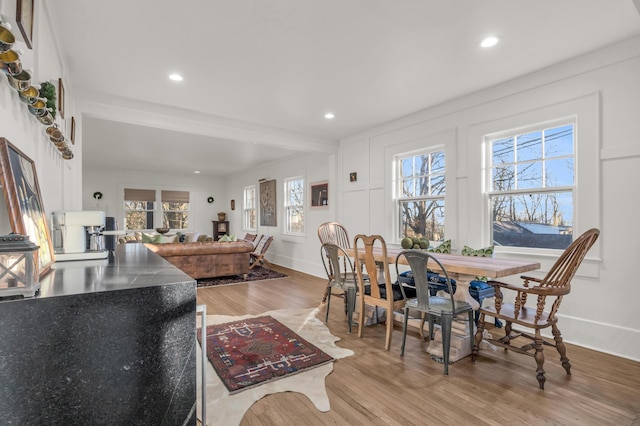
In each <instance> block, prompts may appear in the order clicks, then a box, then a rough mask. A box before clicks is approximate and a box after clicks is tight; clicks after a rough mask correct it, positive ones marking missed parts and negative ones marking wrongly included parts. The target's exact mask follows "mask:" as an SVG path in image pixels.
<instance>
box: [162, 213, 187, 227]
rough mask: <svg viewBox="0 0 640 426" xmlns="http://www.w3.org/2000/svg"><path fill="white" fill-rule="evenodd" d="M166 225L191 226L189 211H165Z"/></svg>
mask: <svg viewBox="0 0 640 426" xmlns="http://www.w3.org/2000/svg"><path fill="white" fill-rule="evenodd" d="M164 225H166V226H168V227H169V228H171V229H186V228H188V227H189V213H188V212H181V211H165V212H164Z"/></svg>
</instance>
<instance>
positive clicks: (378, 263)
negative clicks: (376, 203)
mask: <svg viewBox="0 0 640 426" xmlns="http://www.w3.org/2000/svg"><path fill="white" fill-rule="evenodd" d="M353 248H354V251H355V259H356V267H355V269H356V273H357V275H356V276H357V278H358V291H359V292H360V303H359V308H360V313H359V317H358V337H362V327H363V325H364V311H365V306H366V305H369V306H374V307H375V308H376V309H377V308H378V307H381V308H385V309H386V311H387V312H386V314H387V318H386V328H387V334H386V340H385V349H386V350H389V348H390V346H391V335H392V332H393V311H395V310H398V311H399V310H402V308H403V307H404V303H405V299H404V296H403V294H402V290H401V288H400V285H399V284H397V283H396V284H394V283H392V281H391V275H390V274H389V259H388V258H387V244H386V243H385V241H384V239H383V238H382V237H381V236H380V235H371V236H367V235H362V234H358V235H356V237H355V238H354V240H353ZM374 248H375V249H379V250H380V252H381V257H380V258H379V260H376V258H375V254H374ZM378 267H380V268H382V271H381V272H382V276H383V277H384V278H383V281H381V280H380V278H379V274H378ZM365 273H366V274H365Z"/></svg>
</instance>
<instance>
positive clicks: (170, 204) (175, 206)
mask: <svg viewBox="0 0 640 426" xmlns="http://www.w3.org/2000/svg"><path fill="white" fill-rule="evenodd" d="M160 195H161V199H162V222H163V226H166V227H168V228H171V229H187V228H188V227H189V192H188V191H164V190H163V191H160Z"/></svg>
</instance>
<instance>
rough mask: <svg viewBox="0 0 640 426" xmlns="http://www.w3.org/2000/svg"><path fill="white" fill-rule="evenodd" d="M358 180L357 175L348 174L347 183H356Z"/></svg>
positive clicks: (354, 173)
mask: <svg viewBox="0 0 640 426" xmlns="http://www.w3.org/2000/svg"><path fill="white" fill-rule="evenodd" d="M357 180H358V173H356V172H351V173H349V182H356V181H357Z"/></svg>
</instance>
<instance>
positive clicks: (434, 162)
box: [431, 151, 444, 173]
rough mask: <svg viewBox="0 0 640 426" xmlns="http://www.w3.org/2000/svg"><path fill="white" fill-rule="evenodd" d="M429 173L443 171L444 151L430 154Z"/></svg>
mask: <svg viewBox="0 0 640 426" xmlns="http://www.w3.org/2000/svg"><path fill="white" fill-rule="evenodd" d="M431 173H444V151H438V152H434V153H432V154H431Z"/></svg>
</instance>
